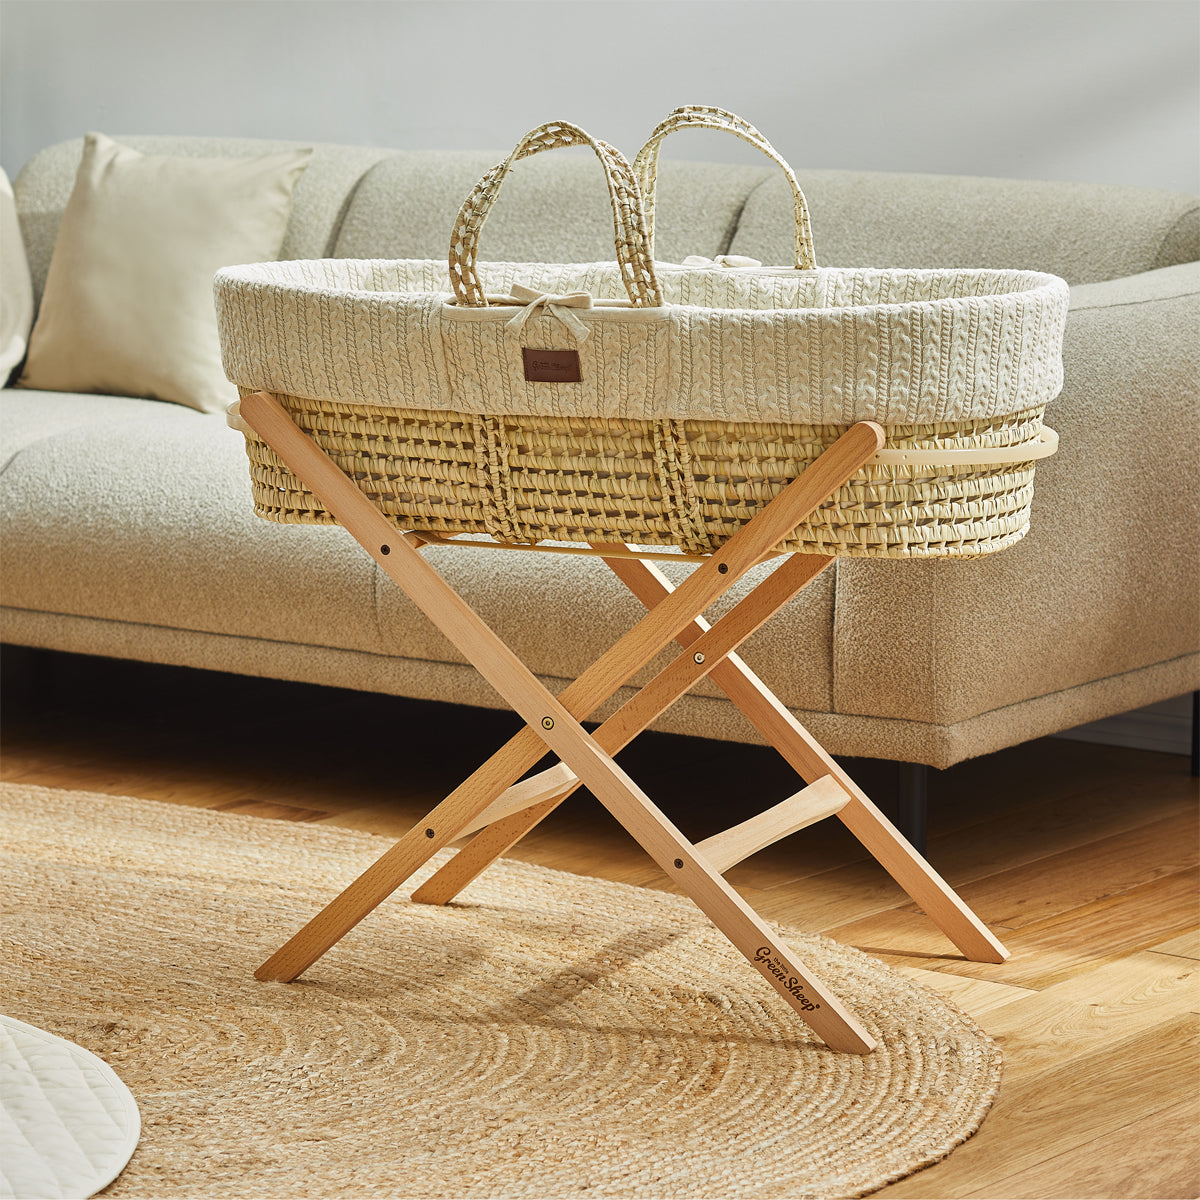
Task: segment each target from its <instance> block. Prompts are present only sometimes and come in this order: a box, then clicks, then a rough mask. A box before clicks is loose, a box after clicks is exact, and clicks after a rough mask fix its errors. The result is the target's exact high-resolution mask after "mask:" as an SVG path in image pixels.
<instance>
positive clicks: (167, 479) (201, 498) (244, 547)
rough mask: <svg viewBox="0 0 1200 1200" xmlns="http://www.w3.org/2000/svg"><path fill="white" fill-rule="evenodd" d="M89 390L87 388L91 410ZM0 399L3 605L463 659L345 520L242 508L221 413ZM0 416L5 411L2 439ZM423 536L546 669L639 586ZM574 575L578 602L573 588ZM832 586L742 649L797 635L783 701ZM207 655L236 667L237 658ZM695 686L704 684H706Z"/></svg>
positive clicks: (609, 618)
mask: <svg viewBox="0 0 1200 1200" xmlns="http://www.w3.org/2000/svg"><path fill="white" fill-rule="evenodd" d="M92 400H100V406H99V407H98V408H97V409H96V410H95V417H94V419H91V420H89V419H88V418H87V415H86V409H87V402H89V401H92ZM6 401H7V403H6V412H7V411H11V412H12V414H13V420H12V421H11V428H12V430H13V431H14V432H15V434H16V441H17V447H16V449H15V452H14V451H10V450H9V448H8V446H7V445H3V446H0V455H3V456H4V457H3V459H0V461H7V462H8V464H9V465H8V467H7V469H6V470H5V471H4V472H3V474H0V509H2V510H3V512H4V514H5V517H4V520H5V524H4V538H3V540H2V541H0V575H2V576H3V579H4V589H3V591H4V604H5V606H6V610H7V612H8V614H9V616H11V614H12V611H13V610H25V611H27V612H38V611H41V612H64V613H70V614H76V615H79V616H82V617H87V618H92V619H99V620H102V621H112V622H124V623H137V624H140V625H145V626H152V627H155V628H159V629H181V630H193V631H197V632H202V633H211V634H221V635H226V636H230V637H234V638H238V639H243V638H244V639H251V640H261V641H278V642H281V643H283V642H296V643H299V644H301V645H305V646H326V647H330V648H333V649H338V650H348V651H359V652H363V653H366V654H372V655H389V656H395V657H398V658H406V659H416V660H426V659H428V660H431V661H434V662H463V661H464V660H463V659H462V656H461V655H459V654H458V653H457V651H455V650H454V649H453V648H452V647H451V646H450V645H449V643H448V642H446V641H445V639H444V638H443V637H442V636H441V634H439V633H438V632H437V631H436V630H435V629H434V627H433V626H432V624H431V623H430V622H429V621H428V620H427V619H426V618H425V617H424V616H423V615H422V614H421V613H420V612H418V611H417V610H416V608H415V607H414V606H413V605H412V603H411V602H410V601H409V600H408V598H407V597H406V596H404V595H403V594H402V593H401V592H399V591H398V590H397V589H396V588H394V587H393V586H392V585H391V584H390V582H389V581H387V580H386V579H384V578H383V577H382V576H381V575H380V574H379V573H378V572H377V571H376V569H375V567H374V564H373V563H372V562H371V561H370V560H369V559H368V558H367V557H366V556H365V555H364V554H362V552H361V550H360V549H359V548H358V546H357V545H356V544H355V543H354V542H353V541H352V539H351V538H350V537H349V535H348V534H346V533H345V531H343V530H341V529H336V528H321V529H320V530H319V532H318V533H317V535H316V536H315V537H314V536H313V530H312V527H308V526H305V527H303V528H302V527H298V526H278V525H272V524H270V523H269V522H265V521H260V520H259V519H258V518H257V517H255V516H254V513H253V510H252V508H251V506H250V505H249V503H248V502H247V491H246V457H245V452H244V450H243V448H242V438H241V436H240V435H239V434H237V433H235V432H234V431H233V430H231V429H229V428H228V427H227V426H226V425H225V423H224V421H223V420H222V419H221V418H220V417H216V416H212V415H209V414H200V413H195V412H191V410H186V409H182V408H180V407H179V406H177V405H171V404H163V403H152V402H137V401H132V400H130V401H122V400H120V399H118V400H117V401H116V402H115V403H114V402H113V399H112V398H109V397H103V398H100V397H90V396H73V395H69V394H62V393H53V392H44V393H37V392H24V391H18V392H15V393H11V394H8V393H6ZM139 409H140V411H139ZM39 410H41V411H42V412H44V414H45V417H46V420H45V421H44V422H43V425H42V427H43V429H45V428H47V427H50V428H56V429H57V432H56V434H55V435H54V436H51V437H46V438H44V439H41V440H38V441H31V440H30V438H29V437H28V434H27V433H24V432H23V431H28V430H29V429H31V428H32V427H33V426H34V424H35V421H36V419H37V418H36V417H35V414H36V413H38V412H39ZM56 418H57V419H56ZM9 429H10V422H9V421H8V420H6V421H5V427H4V434H5V436H4V442H5V443H7V440H8V434H9ZM427 553H428V555H429V558H430V561H431V562H433V563H434V564H435V565H436V567H437V568H438V570H439V571H441V572H442V573H443V574H444V575H445V576H446V578H447V579H449V581H450V582H451V584H452V585H453V586H455V587H456V588H457V589H458V590H459V591H460V592H461V593H462V594H463V595H464V596H465V597H466V598H467V600H468V602H469V603H470V604H472V605H473V606H475V607H476V608H477V609H478V611H479V612H480V613H481V614H482V615H483V617H484V619H485V620H486V621H487V622H488V623H489V624H490V625H491V626H492V627H493V628H494V629H495V630H496V631H497V632H498V633H499V634H500V635H501V636H502V637H503V638H504V639H505V640H506V641H507V642H508V643H509V644H510V645H511V646H512V647H513V649H514V650H516V651H517V653H518V654H520V655H521V657H522V658H523V659H524V661H525V662H527V663H528V664H529V665H530V666H531V667H532V668H533V669H534V670H536V671H538V672H540V673H542V674H544V675H546V676H547V677H548V678H555V677H559V678H562V677H567V678H569V677H573V676H574V675H577V674H579V673H581V672H582V671H583V670H584V669H585V668H586V667H587V666H588V665H589V664H590V663H591V661H592V660H593V659H595V658H597V657H599V655H600V654H601V653H603V651H604V650H606V649H607V648H608V644H609V642H610V641H612V640H614V630H617V629H620V628H623V627H624V626H627V625H628V624H631V623H632V622H633V621H634V620H636V618H637V614H638V611H639V609H638V605H637V602H636V601H635V600H634V599H633V597H632V596H631V595H630V594H629V592H628V591H627V590H626V589H625V587H624V586H623V585H622V584H620V583H619V582H618V581H617V579H616V577H615V576H613V575H612V573H611V572H609V571H608V570H607V568H605V567H604V566H603V565H602V564H601V563H599V562H595V561H589V562H583V563H580V562H578V561H576V560H573V559H565V558H558V557H554V556H549V555H528V554H518V553H511V552H504V551H495V552H483V551H472V550H465V549H457V550H456V549H454V548H451V547H445V548H436V549H431V550H429V551H427ZM770 569H772V568H771V566H764V567H760V568H757V569H756V570H755V571H754V572H752V573H751V574H750V575H749V576H747V579H746V580H743V581H742V582H741V583H739V584H738V586H737V587H735V588H732V589H731V590H730V592H729V594H728V597H727V598H726V600H724V601H723V602H722V603H723V604H724V605H725V606H726V607H728V606H730V605H731V604H732V603H733V601H734V600H735V599H737V598H739V597H740V596H741V595H743V594H744V593H745V592H746V591H747V590H749V587H750V586H752V584H753V583H754V582H756V581H757V580H758V579H761V578H762V576H763V575H764V574H766V573H767V571H768V570H770ZM678 570H679V569H678V568H676V569H675V573H676V575H678ZM683 570H687V568H683ZM668 572H669V573H670V572H671V568H668ZM265 580H269V581H270V584H269V587H264V581H265ZM581 593H582V594H585V595H587V597H588V603H587V604H583V605H581V604H580V603H579V595H580V594H581ZM266 596H269V602H268V601H266V600H265V599H264V597H266ZM832 599H833V577H832V575H826V576H823V577H822V578H821V579H820V580H819V581H818V582H817V583H816V584H814V586H813V587H811V588H809V589H806V590H805V593H804V595H803V596H802V597H801V599H800V601H798V602H797V603H796V605H794V608H795V612H794V613H792V614H791V616H790V618H789V620H788V621H787V622H785V623H781V624H779V625H778V626H777V627H769V628H768V629H766V630H764V631H763V634H762V636H761V637H760V638H759V639H758V641H757V642H756V644H755V647H754V649H753V651H752V652H751V653H750V655H749V658H748V661H750V662H751V663H752V664H754V663H755V662H756V661H760V660H761V661H762V662H764V663H766V664H768V665H769V664H770V663H772V662H789V661H790V660H791V659H792V658H794V657H795V651H794V642H795V640H796V639H797V638H801V639H803V641H804V643H805V646H806V653H805V656H804V658H803V660H802V662H801V663H800V664H799V666H798V669H795V670H793V669H791V668H789V670H788V672H787V674H786V676H785V677H784V678H783V679H782V689H783V691H784V693H785V694H786V695H787V697H788V701H789V702H790V703H795V704H799V705H801V706H802V707H813V706H817V705H824V704H826V703H827V702H828V690H829V689H828V680H829V670H830V662H829V642H828V637H827V631H828V629H829V626H830V624H831V622H832ZM713 611H714V612H719V611H722V608H721V607H720V606H714V609H713ZM6 632H7V622H6ZM220 666H221V669H223V670H231V671H236V670H238V669H239V667H238V665H237V660H236V658H235V659H233V660H231V661H226V662H223V663H221V664H220ZM643 676H644V677H646V678H648V677H649V676H648V674H647V672H643ZM700 690H701V691H702V692H703V691H705V690H707V691H708V693H709V694H711V695H716V694H717V692H716V691H715V689H714V688H713V686H712V685H711V684H705V685H703V686H702V688H701V689H700Z"/></svg>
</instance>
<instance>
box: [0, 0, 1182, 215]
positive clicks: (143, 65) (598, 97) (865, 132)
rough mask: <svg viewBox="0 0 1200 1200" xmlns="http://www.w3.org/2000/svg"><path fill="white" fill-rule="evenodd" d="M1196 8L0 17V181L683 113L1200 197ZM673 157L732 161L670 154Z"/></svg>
mask: <svg viewBox="0 0 1200 1200" xmlns="http://www.w3.org/2000/svg"><path fill="white" fill-rule="evenodd" d="M1197 15H1198V8H1197V4H1196V2H1195V0H1129V2H1126V0H793V2H789V0H707V2H703V0H702V2H696V0H490V2H487V0H484V2H479V0H256V2H237V0H132V2H131V0H2V2H0V42H2V45H0V163H2V164H3V166H4V167H5V169H6V170H7V171H8V172H9V174H10V175H11V174H14V173H15V171H16V170H17V169H18V168H19V167H20V166H21V164H22V163H23V162H24V161H25V160H26V159H27V158H28V157H29V156H30V155H31V154H32V153H34V151H36V150H38V149H40V148H41V147H42V146H45V145H48V144H49V143H51V142H54V141H58V140H61V139H63V138H67V137H73V136H76V135H78V134H80V133H82V132H84V131H85V130H88V129H100V130H103V131H105V132H108V133H115V134H121V133H135V132H136V133H194V134H198V133H210V134H243V135H250V136H266V137H285V138H296V139H300V140H306V141H307V140H310V139H312V140H325V141H340V142H356V143H362V144H377V145H384V146H392V147H397V148H422V147H445V148H458V149H493V148H494V149H496V150H498V151H499V150H504V149H506V148H508V147H509V146H511V144H512V143H513V142H514V141H515V140H516V139H517V137H518V136H519V135H520V134H521V133H523V132H525V130H526V129H528V128H531V127H532V126H534V125H537V124H540V123H541V122H542V121H544V120H547V119H550V118H553V117H561V118H566V119H569V120H573V121H575V122H577V123H578V124H581V125H583V126H584V127H585V128H587V129H589V130H591V131H592V132H593V133H596V134H598V135H600V136H602V137H605V138H606V139H607V140H608V141H611V142H613V143H615V144H616V145H617V146H619V147H621V148H622V149H624V150H626V151H627V152H628V153H632V152H633V151H634V150H635V149H636V147H637V146H638V145H640V143H641V141H642V140H643V139H644V137H645V135H646V133H647V132H648V131H649V130H650V128H651V127H652V126H653V124H654V123H655V122H656V121H657V120H658V119H659V117H660V116H662V115H663V114H664V113H665V112H666V111H667V110H668V109H670V108H671V107H673V106H674V105H676V104H680V103H711V104H719V105H723V106H725V107H727V108H732V109H733V110H735V111H737V112H740V113H741V114H742V115H743V116H745V117H747V118H748V119H749V120H751V121H753V122H754V123H756V124H757V125H759V127H760V128H762V129H763V131H764V132H765V133H767V135H768V136H769V137H770V138H771V139H772V140H773V141H775V142H776V144H777V145H778V146H779V148H780V150H781V151H782V152H783V153H784V155H785V157H787V158H789V159H790V160H791V161H792V162H793V164H794V165H796V166H797V167H799V168H801V171H802V169H803V167H805V166H812V167H850V168H862V169H878V170H911V171H932V172H939V173H949V174H985V175H1007V176H1015V177H1024V178H1042V179H1075V180H1090V181H1095V182H1102V183H1118V184H1135V185H1141V186H1146V187H1164V188H1176V189H1182V190H1190V191H1194V190H1200V165H1198V161H1197V158H1198V149H1197V148H1198V146H1200V30H1198V21H1197ZM669 153H673V154H676V155H681V156H686V157H692V158H711V159H732V160H736V161H752V155H753V151H750V150H749V149H748V148H746V147H743V146H741V145H740V144H739V143H737V142H736V141H735V140H734V139H731V138H718V137H715V136H711V135H709V136H706V135H703V134H694V133H688V134H685V135H680V136H679V137H678V138H677V139H675V144H674V145H672V146H670V147H669Z"/></svg>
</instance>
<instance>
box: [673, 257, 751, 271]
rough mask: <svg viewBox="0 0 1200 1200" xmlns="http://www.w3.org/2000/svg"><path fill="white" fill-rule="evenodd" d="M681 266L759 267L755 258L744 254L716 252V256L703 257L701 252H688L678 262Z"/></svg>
mask: <svg viewBox="0 0 1200 1200" xmlns="http://www.w3.org/2000/svg"><path fill="white" fill-rule="evenodd" d="M679 265H680V266H681V267H728V268H730V269H734V270H736V269H737V268H739V267H761V266H762V263H761V262H759V260H758V259H757V258H747V257H746V256H745V255H744V254H718V255H717V257H716V258H705V257H704V255H703V254H689V255H688V256H687V258H685V259H684V260H683V262H681V263H680V264H679Z"/></svg>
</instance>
